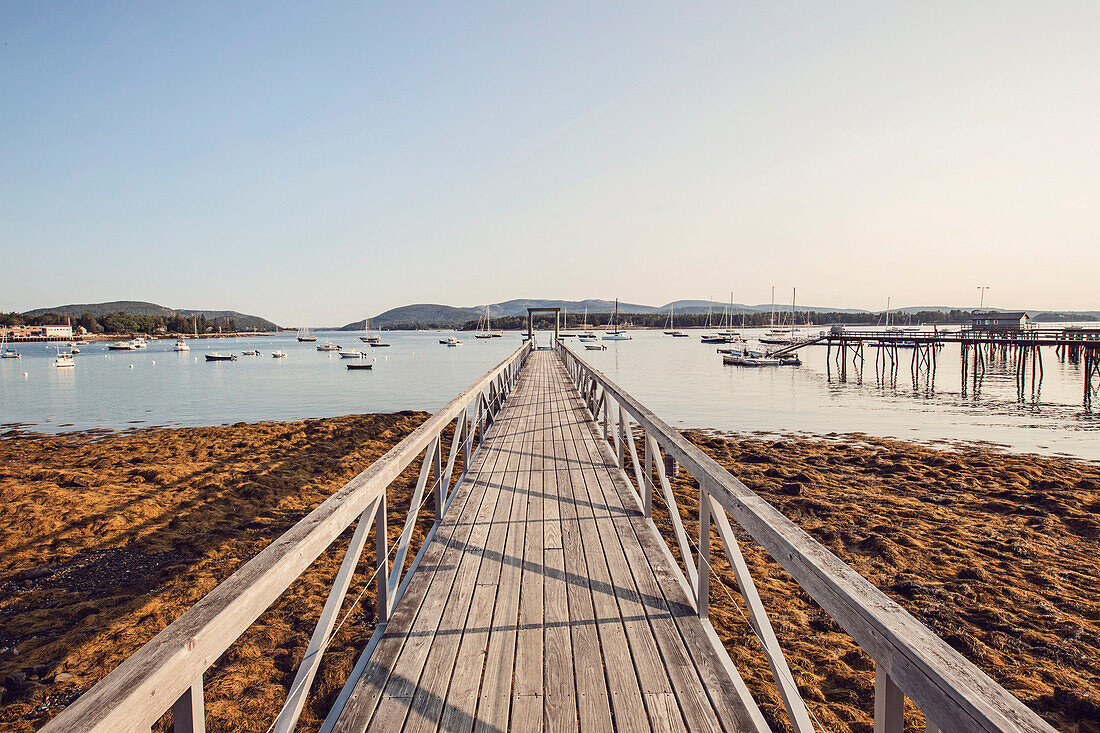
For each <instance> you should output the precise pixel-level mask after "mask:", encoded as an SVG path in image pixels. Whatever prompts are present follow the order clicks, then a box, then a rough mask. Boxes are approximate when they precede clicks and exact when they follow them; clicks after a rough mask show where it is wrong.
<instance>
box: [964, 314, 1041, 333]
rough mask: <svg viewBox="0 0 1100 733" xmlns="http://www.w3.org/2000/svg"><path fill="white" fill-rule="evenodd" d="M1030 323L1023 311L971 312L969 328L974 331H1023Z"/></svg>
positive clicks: (1029, 318) (1028, 317)
mask: <svg viewBox="0 0 1100 733" xmlns="http://www.w3.org/2000/svg"><path fill="white" fill-rule="evenodd" d="M1030 325H1031V317H1030V316H1028V314H1027V313H1026V312H1025V311H1003V312H993V311H989V312H987V313H973V314H971V316H970V328H971V329H973V330H975V331H1023V330H1024V329H1026V328H1028V327H1029V326H1030Z"/></svg>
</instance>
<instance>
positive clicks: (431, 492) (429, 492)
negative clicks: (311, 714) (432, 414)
mask: <svg viewBox="0 0 1100 733" xmlns="http://www.w3.org/2000/svg"><path fill="white" fill-rule="evenodd" d="M464 414H465V413H464ZM475 432H476V431H475V430H473V429H471V430H470V431H469V433H468V435H467V436H466V437H465V438H464V439H463V440H462V441H461V442H460V443H459V444H458V447H459V448H465V447H466V445H467V444H468V443H469V444H471V445H472V442H473V440H474V438H475V437H480V438H481V439H482V443H483V444H484V442H485V436H484V435H480V434H479V435H477V436H475ZM450 449H451V450H454V446H450ZM439 450H440V451H442V446H440V448H439ZM430 451H431V448H430V447H429V451H428V452H430ZM456 455H457V454H456ZM429 459H430V456H429V455H428V453H425V455H424V460H429ZM468 469H469V466H463V472H465V471H466V470H468ZM443 478H444V477H443V476H442V475H439V476H436V477H435V480H434V481H433V482H432V484H431V486H425V487H424V498H423V499H422V500H421V502H420V504H419V505H418V506H417V507H416V512H415V514H412V515H411V516H418V515H419V514H420V511H421V510H422V509H423V508H424V506H425V505H426V504H427V503H428V500H429V499H431V498H432V497H433V496H435V489H436V488H438V487H439V485H440V482H442V481H443ZM448 478H449V477H448ZM461 480H462V474H460V475H459V477H458V481H461ZM456 484H457V482H456ZM409 511H410V512H411V511H412V507H409ZM406 516H409V514H408V513H406ZM400 544H401V543H399V542H394V543H393V546H392V547H390V549H389V551H388V552H387V553H386V555H385V562H382V561H381V560H378V561H377V567H375V569H374V572H373V573H371V574H370V575H369V576H367V578H366V579H365V580H364V581H363V590H361V591H360V592H359V595H358V596H356V597H355V600H353V601H352V602H351V605H350V606H349V607H348V610H347V612H346V613H345V614H344V616H343V618H341V619H340V623H338V624H337V625H336V628H335V629H333V630H332V631H331V632H330V633H329V635H328V636H327V637H326V638H325V640H324V641H323V642H322V643H321V645H320V647H318V649H317V651H316V652H315V657H316V659H317V660H318V661H317V662H316V664H318V665H319V664H320V661H319V660H320V658H321V657H322V656H324V653H325V651H326V650H327V649H328V647H329V645H330V644H332V642H333V641H334V640H335V639H336V635H337V634H339V633H340V629H342V628H343V627H344V624H345V623H346V622H347V620H348V618H350V617H351V614H352V612H353V611H354V610H355V608H356V606H357V605H358V604H359V601H361V600H362V599H363V596H365V595H366V594H367V591H368V590H370V587H371V583H372V582H373V581H374V580H375V579H376V578H377V577H378V573H379V572H380V571H381V570H382V569H383V568H386V571H387V572H389V571H390V568H389V561H390V558H391V557H392V556H393V553H394V552H395V551H396V550H397V548H398V547H399V546H400ZM307 682H309V683H310V684H312V683H313V679H312V678H308V677H307V678H303V679H302V680H301V681H300V682H299V683H298V684H297V685H295V686H293V687H291V689H290V690H288V691H287V695H286V701H285V702H284V703H283V706H282V707H281V708H279V712H278V713H276V714H275V719H274V720H272V721H271V725H269V726H268V727H267V730H265V731H264V733H271V731H272V730H274V729H275V726H276V725H277V724H278V722H279V718H280V717H282V715H283V713H284V712H286V710H287V708H288V706H289V705H290V704H291V702H292V701H293V700H294V696H295V695H296V694H297V693H298V692H299V691H300V690H301V689H302V688H303V687H304V686H305V684H306V683H307Z"/></svg>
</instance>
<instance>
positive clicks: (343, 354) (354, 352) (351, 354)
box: [340, 349, 367, 359]
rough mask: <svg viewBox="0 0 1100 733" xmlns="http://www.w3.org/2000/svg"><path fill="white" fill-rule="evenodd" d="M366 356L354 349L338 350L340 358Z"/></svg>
mask: <svg viewBox="0 0 1100 733" xmlns="http://www.w3.org/2000/svg"><path fill="white" fill-rule="evenodd" d="M366 357H367V355H366V354H364V353H363V352H362V351H357V350H355V349H348V350H346V351H341V352H340V358H341V359H365V358H366Z"/></svg>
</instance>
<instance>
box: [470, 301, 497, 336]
mask: <svg viewBox="0 0 1100 733" xmlns="http://www.w3.org/2000/svg"><path fill="white" fill-rule="evenodd" d="M483 326H484V327H483ZM492 337H493V334H491V333H489V306H485V316H484V317H482V318H478V319H477V333H475V334H474V338H476V339H491V338H492Z"/></svg>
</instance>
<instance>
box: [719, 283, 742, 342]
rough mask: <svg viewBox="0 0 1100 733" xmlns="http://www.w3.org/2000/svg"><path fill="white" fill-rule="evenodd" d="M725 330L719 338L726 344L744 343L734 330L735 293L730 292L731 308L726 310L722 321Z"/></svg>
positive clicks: (720, 333)
mask: <svg viewBox="0 0 1100 733" xmlns="http://www.w3.org/2000/svg"><path fill="white" fill-rule="evenodd" d="M722 324H723V329H724V330H722V331H720V332H719V334H718V335H719V336H721V337H722V338H724V339H725V343H727V344H732V343H736V342H738V341H744V339H742V338H741V334H740V333H738V332H737V331H734V330H733V291H732V290H731V291H730V307H729V308H728V309H726V314H725V317H724V319H723V321H722Z"/></svg>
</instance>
